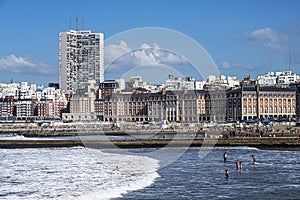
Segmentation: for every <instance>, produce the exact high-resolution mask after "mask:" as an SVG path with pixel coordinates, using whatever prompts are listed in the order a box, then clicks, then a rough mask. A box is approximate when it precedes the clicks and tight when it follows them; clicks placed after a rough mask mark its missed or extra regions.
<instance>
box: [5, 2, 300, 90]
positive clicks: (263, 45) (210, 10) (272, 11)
mask: <svg viewBox="0 0 300 200" xmlns="http://www.w3.org/2000/svg"><path fill="white" fill-rule="evenodd" d="M76 10H78V11H77V15H78V18H79V28H81V27H82V22H81V21H82V17H84V28H85V29H91V30H92V31H93V32H103V33H104V34H105V38H109V37H110V36H113V35H114V34H117V33H119V32H122V31H126V30H129V29H133V28H140V27H163V28H168V29H172V30H175V31H179V32H181V33H183V34H186V35H187V36H189V37H191V38H193V39H194V40H196V41H197V42H198V43H199V44H201V45H202V46H203V47H204V48H205V49H206V51H207V52H208V53H209V55H210V56H211V57H212V59H213V60H214V62H215V63H216V65H217V66H218V68H219V70H220V72H221V73H222V74H225V75H236V76H238V78H240V79H241V78H242V77H243V76H244V75H245V74H250V75H251V76H252V77H256V76H257V75H259V74H263V73H266V72H268V71H279V70H281V71H282V70H285V69H287V68H289V66H288V65H289V64H288V57H289V56H288V55H289V50H290V52H291V57H292V59H291V61H292V66H291V67H290V69H291V70H293V71H294V72H296V73H297V74H300V68H299V64H300V59H299V58H300V14H299V10H300V1H298V0H294V1H292V0H257V1H255V0H243V1H242V0H239V1H237V0H226V1H225V0H224V1H221V0H208V1H201V0H185V1H183V0H181V1H179V0H170V1H168V0H144V1H141V0H109V1H100V0H99V1H96V0H95V1H89V0H86V1H76V0H60V1H59V0H51V1H50V0H48V1H40V0H26V1H19V0H0V19H1V20H0V27H1V37H0V45H1V48H0V82H2V83H7V82H9V81H10V80H11V79H13V80H14V81H15V82H19V81H28V82H30V83H39V84H44V85H46V84H47V83H48V82H58V80H59V79H58V77H59V75H58V69H59V64H58V63H59V59H58V34H59V32H60V31H67V30H68V29H69V24H70V22H69V20H70V16H71V17H72V22H73V23H72V24H73V28H75V15H76ZM158 45H159V44H158Z"/></svg>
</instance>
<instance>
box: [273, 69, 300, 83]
mask: <svg viewBox="0 0 300 200" xmlns="http://www.w3.org/2000/svg"><path fill="white" fill-rule="evenodd" d="M297 80H299V76H298V75H297V74H295V73H293V72H292V71H290V70H286V71H283V72H281V73H280V74H279V75H278V76H277V83H278V84H280V85H288V84H291V83H295V82H297Z"/></svg>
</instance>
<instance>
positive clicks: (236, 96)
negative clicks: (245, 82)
mask: <svg viewBox="0 0 300 200" xmlns="http://www.w3.org/2000/svg"><path fill="white" fill-rule="evenodd" d="M262 118H271V119H293V118H296V90H295V89H294V88H289V87H285V88H283V87H275V86H265V87H259V86H253V85H252V86H243V87H241V88H238V89H235V90H230V91H228V92H227V119H233V120H247V119H262Z"/></svg>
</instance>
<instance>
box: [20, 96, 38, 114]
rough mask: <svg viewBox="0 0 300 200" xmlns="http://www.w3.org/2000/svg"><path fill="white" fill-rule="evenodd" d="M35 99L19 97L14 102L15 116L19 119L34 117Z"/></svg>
mask: <svg viewBox="0 0 300 200" xmlns="http://www.w3.org/2000/svg"><path fill="white" fill-rule="evenodd" d="M36 105H37V99H19V100H18V101H17V102H16V116H17V118H19V119H26V118H27V117H34V116H37V115H36V109H35V108H36Z"/></svg>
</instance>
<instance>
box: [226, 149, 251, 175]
mask: <svg viewBox="0 0 300 200" xmlns="http://www.w3.org/2000/svg"><path fill="white" fill-rule="evenodd" d="M251 157H252V161H253V165H256V157H255V156H254V155H252V156H251ZM223 159H224V163H226V162H227V152H226V151H225V152H224V154H223ZM235 166H236V169H237V170H239V171H241V170H242V168H243V165H242V161H240V160H238V159H237V160H236V162H235ZM225 176H226V178H228V177H229V171H228V170H227V169H226V170H225Z"/></svg>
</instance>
